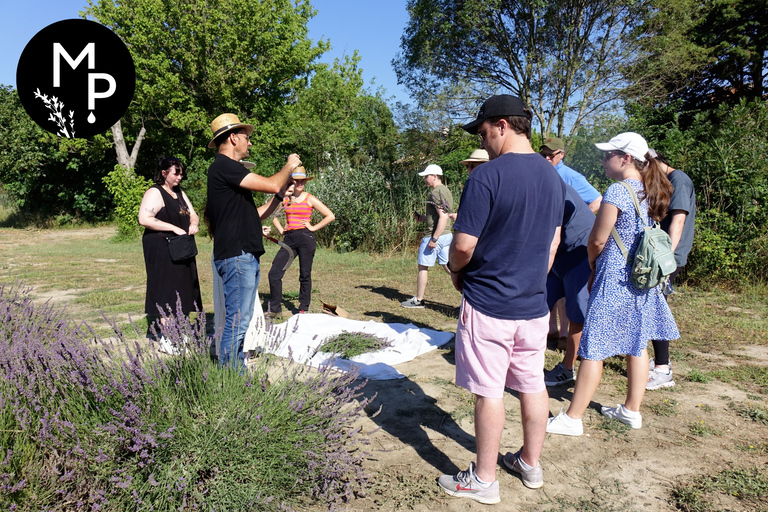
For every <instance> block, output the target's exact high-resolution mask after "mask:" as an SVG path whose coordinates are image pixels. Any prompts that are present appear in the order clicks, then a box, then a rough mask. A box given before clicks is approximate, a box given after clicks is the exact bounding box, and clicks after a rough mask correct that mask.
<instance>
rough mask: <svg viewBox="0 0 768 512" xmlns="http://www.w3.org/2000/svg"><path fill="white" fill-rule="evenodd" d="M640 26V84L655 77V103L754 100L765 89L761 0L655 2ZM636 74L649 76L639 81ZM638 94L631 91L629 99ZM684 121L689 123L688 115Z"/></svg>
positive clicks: (765, 26) (767, 72) (767, 70)
mask: <svg viewBox="0 0 768 512" xmlns="http://www.w3.org/2000/svg"><path fill="white" fill-rule="evenodd" d="M655 3H656V4H657V5H655V6H654V8H653V9H651V10H649V12H648V14H647V16H645V21H644V23H643V25H642V27H641V30H642V31H643V32H645V33H647V34H651V35H653V36H655V37H648V38H646V39H645V40H644V41H643V44H642V49H643V52H644V55H643V59H641V60H640V63H641V64H640V66H639V68H640V71H641V72H640V73H638V70H637V69H635V70H630V73H629V78H630V79H631V80H633V81H636V82H638V86H639V87H643V86H646V87H645V89H646V96H647V86H648V85H651V86H652V87H653V84H650V81H655V84H656V86H655V87H656V88H657V89H658V91H657V92H656V93H655V94H653V95H651V96H650V98H651V99H652V100H656V101H657V102H661V103H664V102H668V101H672V102H674V101H678V100H679V101H680V102H681V104H680V109H681V110H683V111H700V110H711V109H715V108H717V107H718V105H720V104H722V103H725V104H728V105H731V106H735V105H738V104H739V102H740V101H741V100H746V101H748V102H749V101H755V100H760V99H762V98H764V97H765V95H766V93H767V92H768V19H766V10H765V8H766V4H765V0H681V1H680V2H663V1H658V2H655ZM638 75H641V76H645V77H647V78H648V79H649V80H639V79H638ZM633 96H634V97H637V95H630V97H633ZM687 121H688V122H691V121H692V117H691V116H689V119H687Z"/></svg>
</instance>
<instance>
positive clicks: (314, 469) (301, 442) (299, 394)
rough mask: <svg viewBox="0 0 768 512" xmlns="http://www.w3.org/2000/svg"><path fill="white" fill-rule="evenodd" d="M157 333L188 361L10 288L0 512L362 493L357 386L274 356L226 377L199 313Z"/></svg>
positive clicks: (0, 400) (4, 297)
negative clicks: (97, 330) (98, 332)
mask: <svg viewBox="0 0 768 512" xmlns="http://www.w3.org/2000/svg"><path fill="white" fill-rule="evenodd" d="M177 310H178V309H177ZM160 334H161V335H164V336H166V337H167V338H168V339H170V340H171V342H172V343H173V344H175V345H176V346H177V347H179V349H180V350H179V355H178V356H173V357H168V356H165V355H161V354H159V353H158V352H157V350H156V349H155V346H154V344H152V345H150V346H149V347H142V346H141V345H140V344H138V343H133V344H129V343H128V342H126V341H125V339H124V338H123V336H122V334H121V333H119V332H117V337H116V338H115V339H113V340H102V339H100V338H98V337H97V336H95V335H94V334H93V332H92V331H91V330H90V329H89V328H88V326H87V325H85V324H77V323H76V322H74V321H73V320H72V319H70V318H69V317H68V316H67V315H66V314H65V311H64V310H63V309H56V308H55V307H54V306H53V305H52V304H50V303H48V304H46V305H44V306H36V305H34V304H33V303H32V301H31V299H30V298H29V293H28V290H27V289H25V288H24V287H23V286H21V285H14V286H9V285H5V286H0V367H2V372H3V374H2V375H0V377H2V380H0V382H1V383H2V384H0V450H2V451H1V452H0V453H1V454H2V457H0V509H2V510H18V511H33V510H34V511H38V510H50V511H54V510H75V509H77V510H80V509H82V510H96V511H97V510H195V509H197V510H270V509H274V510H278V509H290V508H292V507H296V506H303V505H306V504H307V503H310V502H312V503H315V502H317V501H319V500H320V501H322V502H323V503H325V504H327V506H328V507H330V508H333V506H335V505H338V504H341V503H343V502H345V501H346V500H348V499H349V498H351V497H352V496H353V494H354V493H355V492H357V491H358V490H359V489H360V488H361V487H362V486H363V485H364V483H365V475H364V474H363V472H362V469H361V458H362V457H363V455H364V452H363V451H362V450H359V449H358V447H357V446H356V444H357V443H365V442H366V438H365V436H363V435H362V433H361V432H360V431H359V430H357V429H355V428H354V427H353V424H354V422H355V421H356V420H357V418H358V417H359V416H360V415H361V414H362V410H363V408H364V407H365V406H366V405H367V403H368V402H367V401H359V402H358V401H356V400H353V398H355V397H356V395H357V394H358V391H359V386H357V387H356V386H354V385H353V382H354V381H355V376H354V375H349V374H339V373H335V372H333V371H332V370H331V369H329V368H323V369H320V370H319V371H317V370H311V369H308V368H306V367H303V366H298V365H292V364H290V362H287V361H284V360H280V359H278V358H275V357H272V356H262V357H260V358H259V359H258V360H257V362H256V364H254V365H252V366H251V367H250V369H249V371H247V372H237V371H234V370H230V369H221V368H219V366H218V364H217V363H216V362H214V361H211V359H210V357H209V356H208V346H209V342H210V340H209V339H206V336H205V315H203V314H199V315H197V319H196V320H195V322H193V323H190V322H189V321H188V320H187V319H186V318H185V317H184V316H183V315H178V316H175V315H169V316H168V317H167V319H166V325H165V326H164V327H163V328H162V332H161V333H160Z"/></svg>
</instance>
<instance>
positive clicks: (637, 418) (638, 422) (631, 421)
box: [600, 404, 643, 428]
mask: <svg viewBox="0 0 768 512" xmlns="http://www.w3.org/2000/svg"><path fill="white" fill-rule="evenodd" d="M600 412H602V413H603V416H605V417H606V418H610V419H612V420H616V421H620V422H622V423H624V424H625V425H629V426H630V427H632V428H641V427H642V426H643V416H642V415H641V414H640V413H639V412H634V411H628V410H627V408H626V407H624V405H623V404H617V405H616V407H603V408H602V409H601V410H600Z"/></svg>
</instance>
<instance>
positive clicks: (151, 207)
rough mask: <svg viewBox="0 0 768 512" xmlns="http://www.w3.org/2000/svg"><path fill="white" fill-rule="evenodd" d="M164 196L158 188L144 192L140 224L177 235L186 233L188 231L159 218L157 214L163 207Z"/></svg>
mask: <svg viewBox="0 0 768 512" xmlns="http://www.w3.org/2000/svg"><path fill="white" fill-rule="evenodd" d="M164 206H165V204H164V203H163V196H162V195H160V191H159V190H157V189H156V188H150V189H149V190H147V191H146V192H144V197H143V198H142V199H141V206H139V224H140V225H142V226H144V227H145V228H149V229H153V230H155V231H171V232H173V233H175V234H177V235H186V234H187V233H186V231H184V230H183V229H181V228H180V227H178V226H174V225H173V224H171V223H169V222H164V221H162V220H159V219H158V218H157V217H156V215H157V213H158V212H159V211H160V210H162V209H163V207H164Z"/></svg>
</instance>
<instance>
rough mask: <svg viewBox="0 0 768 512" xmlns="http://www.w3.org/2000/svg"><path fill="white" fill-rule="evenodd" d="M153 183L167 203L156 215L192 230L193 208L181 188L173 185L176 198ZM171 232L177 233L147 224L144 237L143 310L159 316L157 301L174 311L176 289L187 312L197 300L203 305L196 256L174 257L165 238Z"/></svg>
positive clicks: (170, 234) (185, 312)
mask: <svg viewBox="0 0 768 512" xmlns="http://www.w3.org/2000/svg"><path fill="white" fill-rule="evenodd" d="M153 187H154V188H156V189H158V190H159V191H160V194H161V195H162V197H163V203H164V205H165V206H163V208H161V209H160V211H159V212H157V215H155V218H156V219H158V220H161V221H164V222H168V223H169V224H173V225H174V226H178V227H180V228H181V229H183V230H184V231H189V224H190V212H189V208H188V207H187V203H186V202H185V201H184V197H183V196H182V195H181V188H179V187H176V188H174V190H173V191H174V192H175V193H176V199H174V198H173V196H172V195H170V194H169V193H168V192H166V191H165V189H164V188H163V187H162V186H160V185H153ZM169 236H174V233H173V232H172V231H155V230H152V229H149V228H145V229H144V236H143V237H142V239H141V243H142V246H143V247H144V265H145V266H146V269H147V298H146V300H145V302H144V312H145V313H146V314H147V315H149V316H159V313H158V309H157V307H158V305H160V306H161V307H162V308H163V311H167V307H166V305H170V306H171V309H172V310H173V311H175V310H176V292H178V294H179V296H180V297H181V310H182V312H183V313H184V314H189V313H190V312H192V311H195V304H197V308H198V309H202V307H203V302H202V300H201V299H200V281H199V279H198V277H197V263H196V261H195V258H192V259H191V260H189V261H187V262H184V263H174V262H173V261H171V253H170V251H169V250H168V240H166V237H169Z"/></svg>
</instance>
